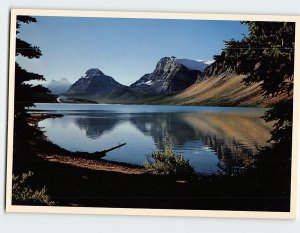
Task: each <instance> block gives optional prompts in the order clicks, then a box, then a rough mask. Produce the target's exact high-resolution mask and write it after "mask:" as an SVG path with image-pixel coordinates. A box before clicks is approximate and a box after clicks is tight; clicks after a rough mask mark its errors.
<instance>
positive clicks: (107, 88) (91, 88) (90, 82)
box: [65, 68, 124, 98]
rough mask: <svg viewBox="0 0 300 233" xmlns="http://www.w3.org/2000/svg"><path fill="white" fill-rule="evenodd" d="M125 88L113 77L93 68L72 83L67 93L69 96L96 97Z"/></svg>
mask: <svg viewBox="0 0 300 233" xmlns="http://www.w3.org/2000/svg"><path fill="white" fill-rule="evenodd" d="M123 88H124V86H123V85H122V84H120V83H118V82H117V81H116V80H114V79H113V78H112V77H110V76H107V75H105V74H104V73H103V72H102V71H100V70H99V69H97V68H92V69H89V70H88V71H86V73H85V75H84V76H83V77H81V78H80V79H78V80H77V81H76V82H75V83H74V84H72V85H71V87H70V88H69V90H68V91H67V92H66V93H65V94H66V95H68V96H76V97H79V96H81V97H84V96H87V97H95V98H96V97H101V96H106V95H110V94H111V93H112V92H114V91H119V90H122V89H123Z"/></svg>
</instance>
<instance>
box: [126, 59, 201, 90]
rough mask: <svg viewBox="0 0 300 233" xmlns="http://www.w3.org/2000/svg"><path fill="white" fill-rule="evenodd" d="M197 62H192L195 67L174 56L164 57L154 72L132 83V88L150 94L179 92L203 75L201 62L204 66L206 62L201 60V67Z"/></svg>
mask: <svg viewBox="0 0 300 233" xmlns="http://www.w3.org/2000/svg"><path fill="white" fill-rule="evenodd" d="M190 61H191V60H190ZM186 62H187V61H186ZM194 62H195V63H196V61H194ZM195 63H194V64H192V65H194V67H195V68H188V67H186V66H185V65H183V64H184V63H183V62H182V61H181V62H180V61H178V60H177V59H175V58H174V57H164V58H162V59H160V60H159V62H158V63H157V65H156V68H155V69H154V71H153V72H152V73H150V74H145V75H144V76H142V77H141V78H140V79H139V80H137V81H136V82H135V83H133V84H132V85H130V89H131V90H133V91H135V92H137V93H146V94H147V95H148V96H158V95H162V96H165V95H171V94H176V93H179V92H181V91H183V90H184V89H186V88H187V87H189V86H191V85H192V84H194V83H195V82H196V80H197V79H198V78H199V77H200V76H201V74H202V72H201V71H200V64H201V65H202V68H204V66H205V64H204V63H200V62H199V63H198V64H199V67H196V64H195ZM190 64H191V62H190ZM202 71H203V69H202Z"/></svg>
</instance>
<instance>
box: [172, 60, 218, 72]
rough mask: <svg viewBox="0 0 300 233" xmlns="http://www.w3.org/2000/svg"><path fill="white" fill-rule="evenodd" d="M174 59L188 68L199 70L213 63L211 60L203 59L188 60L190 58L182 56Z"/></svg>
mask: <svg viewBox="0 0 300 233" xmlns="http://www.w3.org/2000/svg"><path fill="white" fill-rule="evenodd" d="M175 61H176V62H177V63H180V64H181V65H184V66H185V67H186V68H188V69H190V70H199V71H201V72H203V71H204V69H205V68H206V67H207V66H208V65H210V64H211V63H213V61H205V60H198V61H197V60H190V59H184V58H176V59H175Z"/></svg>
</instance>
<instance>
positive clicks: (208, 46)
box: [17, 16, 247, 85]
mask: <svg viewBox="0 0 300 233" xmlns="http://www.w3.org/2000/svg"><path fill="white" fill-rule="evenodd" d="M36 19H37V21H38V22H37V23H32V24H29V25H26V24H25V25H22V28H21V30H20V33H19V34H18V37H20V38H21V39H23V40H25V41H27V42H29V43H31V44H33V45H36V46H39V47H40V49H41V50H42V53H43V56H42V57H41V58H40V59H32V60H30V59H26V58H21V57H20V58H19V57H18V58H17V61H18V62H19V63H20V65H21V66H22V67H24V68H26V69H27V70H28V71H31V72H36V73H39V74H43V75H44V77H45V78H46V79H47V81H50V80H51V79H60V78H67V79H69V81H70V82H72V83H73V82H75V81H76V80H77V79H79V78H80V77H81V76H83V75H84V73H85V72H86V70H87V69H89V68H99V69H100V70H102V72H104V73H105V74H106V75H109V76H112V77H113V78H114V79H116V80H117V81H118V82H120V83H122V84H124V85H130V84H131V83H133V82H135V81H136V80H137V79H139V78H140V77H141V76H142V75H144V74H146V73H151V72H152V71H153V69H154V68H155V65H156V63H157V62H158V60H159V59H160V58H162V57H165V56H175V57H177V58H187V59H194V60H212V58H213V55H215V54H220V52H221V49H222V48H223V46H224V42H223V41H224V40H229V39H232V38H235V39H240V38H242V36H243V34H246V33H247V28H246V26H245V25H241V24H240V22H239V21H219V20H218V21H207V20H166V19H113V18H84V17H57V16H55V17H54V16H53V17H49V16H47V17H46V16H45V17H36Z"/></svg>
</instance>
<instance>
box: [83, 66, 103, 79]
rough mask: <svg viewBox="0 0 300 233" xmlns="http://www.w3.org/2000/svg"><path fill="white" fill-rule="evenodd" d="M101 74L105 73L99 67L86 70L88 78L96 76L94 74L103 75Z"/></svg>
mask: <svg viewBox="0 0 300 233" xmlns="http://www.w3.org/2000/svg"><path fill="white" fill-rule="evenodd" d="M101 75H104V73H103V72H102V71H101V70H99V69H98V68H91V69H88V70H87V71H86V72H85V76H86V77H87V78H90V77H94V76H101Z"/></svg>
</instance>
